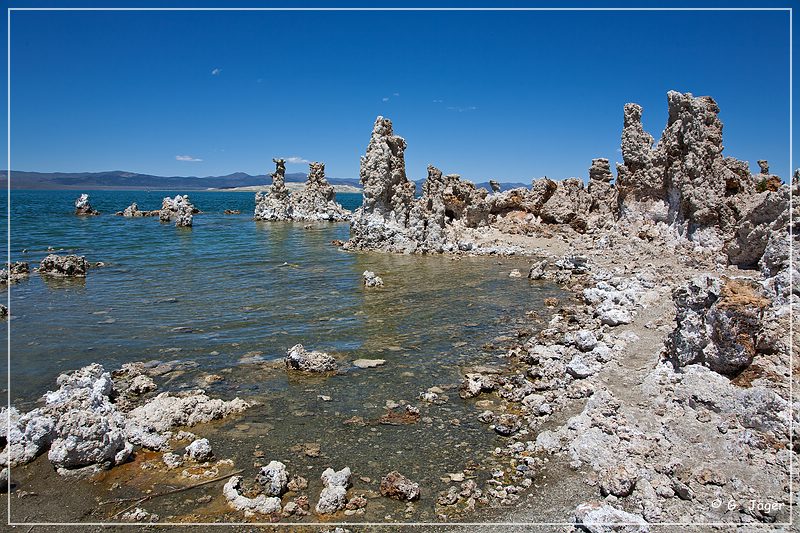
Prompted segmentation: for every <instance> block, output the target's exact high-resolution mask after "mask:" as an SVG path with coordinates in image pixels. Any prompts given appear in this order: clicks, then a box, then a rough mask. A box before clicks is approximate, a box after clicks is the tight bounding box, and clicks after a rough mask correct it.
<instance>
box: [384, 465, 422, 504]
mask: <svg viewBox="0 0 800 533" xmlns="http://www.w3.org/2000/svg"><path fill="white" fill-rule="evenodd" d="M380 490H381V495H383V496H386V497H387V498H393V499H395V500H400V501H413V500H416V499H418V498H419V494H420V491H419V484H417V483H414V482H413V481H411V480H410V479H408V478H407V477H405V476H404V475H402V474H401V473H400V472H397V471H396V470H395V471H392V472H389V473H388V474H386V476H384V477H383V479H381V488H380Z"/></svg>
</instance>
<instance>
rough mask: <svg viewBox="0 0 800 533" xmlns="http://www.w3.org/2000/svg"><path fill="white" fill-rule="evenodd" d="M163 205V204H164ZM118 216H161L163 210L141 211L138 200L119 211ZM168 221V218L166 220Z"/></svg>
mask: <svg viewBox="0 0 800 533" xmlns="http://www.w3.org/2000/svg"><path fill="white" fill-rule="evenodd" d="M162 205H163V204H162ZM116 215H117V216H121V217H125V218H139V217H160V216H161V211H160V210H155V211H140V210H139V206H138V205H137V204H136V202H133V203H132V204H131V205H129V206H128V207H126V208H125V209H124V210H122V211H119V212H118V213H116ZM165 221H167V220H165Z"/></svg>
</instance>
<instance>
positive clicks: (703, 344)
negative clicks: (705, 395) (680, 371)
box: [666, 276, 770, 376]
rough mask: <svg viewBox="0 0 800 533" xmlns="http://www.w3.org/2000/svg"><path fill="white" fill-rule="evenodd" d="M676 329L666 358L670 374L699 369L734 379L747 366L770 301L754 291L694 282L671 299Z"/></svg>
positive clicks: (725, 282) (729, 283) (710, 280)
mask: <svg viewBox="0 0 800 533" xmlns="http://www.w3.org/2000/svg"><path fill="white" fill-rule="evenodd" d="M673 299H674V300H675V304H676V306H677V316H676V317H675V321H676V327H675V329H674V330H673V332H672V333H671V334H670V336H669V337H668V342H667V346H666V358H667V359H669V360H670V361H672V363H673V364H674V365H675V367H676V368H679V367H683V366H686V365H689V364H696V363H701V364H705V365H706V366H708V367H709V368H710V369H711V370H714V371H715V372H718V373H720V374H724V375H728V376H735V375H736V374H737V373H738V372H739V371H741V370H743V369H745V368H746V367H748V366H749V365H750V363H752V361H753V358H754V357H755V356H756V353H757V345H758V339H759V337H760V336H761V328H762V327H763V324H765V323H767V322H770V318H769V316H765V314H767V312H768V308H769V305H770V301H769V300H768V299H767V298H766V297H765V296H764V295H763V293H762V289H761V288H760V287H758V286H755V287H754V286H752V285H750V284H747V283H744V282H741V281H736V280H731V279H725V278H723V279H722V280H720V279H717V278H714V277H710V276H699V277H697V278H694V279H693V280H691V282H690V283H689V284H688V285H686V286H684V287H681V288H678V289H676V290H675V291H674V293H673Z"/></svg>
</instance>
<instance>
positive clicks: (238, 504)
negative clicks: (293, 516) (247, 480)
mask: <svg viewBox="0 0 800 533" xmlns="http://www.w3.org/2000/svg"><path fill="white" fill-rule="evenodd" d="M241 490H242V476H233V477H232V478H230V479H229V480H228V482H227V483H225V486H224V487H223V488H222V494H223V495H224V496H225V499H226V500H228V505H230V506H231V507H232V508H233V509H236V510H237V511H244V515H245V516H248V517H249V516H253V515H254V514H256V513H258V514H272V513H278V512H280V511H281V499H280V498H276V497H267V496H265V495H264V494H259V495H258V496H256V497H255V498H248V497H247V496H243V495H242V494H241Z"/></svg>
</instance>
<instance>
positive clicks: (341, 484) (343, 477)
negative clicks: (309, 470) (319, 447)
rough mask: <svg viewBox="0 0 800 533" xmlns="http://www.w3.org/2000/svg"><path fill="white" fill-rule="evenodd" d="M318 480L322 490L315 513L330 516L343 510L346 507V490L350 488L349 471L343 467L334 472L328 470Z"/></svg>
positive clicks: (330, 469)
mask: <svg viewBox="0 0 800 533" xmlns="http://www.w3.org/2000/svg"><path fill="white" fill-rule="evenodd" d="M320 479H321V480H322V486H323V488H322V492H321V493H320V495H319V502H317V506H316V511H317V513H318V514H332V513H335V512H336V511H340V510H341V509H344V507H345V505H347V488H348V487H349V486H350V469H349V468H347V467H345V468H343V469H341V470H339V471H334V470H333V468H328V469H326V470H325V471H324V472H323V473H322V475H321V476H320Z"/></svg>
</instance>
